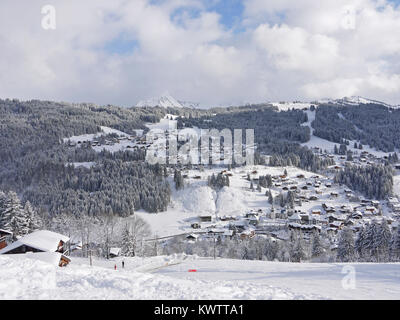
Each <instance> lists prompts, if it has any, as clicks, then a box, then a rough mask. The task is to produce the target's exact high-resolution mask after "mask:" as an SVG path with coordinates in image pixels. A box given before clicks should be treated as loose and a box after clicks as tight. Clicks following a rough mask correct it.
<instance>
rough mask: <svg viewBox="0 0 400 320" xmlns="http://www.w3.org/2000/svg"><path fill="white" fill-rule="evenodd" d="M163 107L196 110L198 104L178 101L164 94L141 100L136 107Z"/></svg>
mask: <svg viewBox="0 0 400 320" xmlns="http://www.w3.org/2000/svg"><path fill="white" fill-rule="evenodd" d="M157 106H158V107H163V108H198V107H199V104H198V103H195V102H189V101H180V100H177V99H175V98H174V97H173V96H171V95H170V94H168V93H166V94H164V95H162V96H160V97H157V98H150V99H147V100H141V101H139V102H138V103H137V104H136V107H157Z"/></svg>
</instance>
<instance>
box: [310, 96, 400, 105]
mask: <svg viewBox="0 0 400 320" xmlns="http://www.w3.org/2000/svg"><path fill="white" fill-rule="evenodd" d="M318 102H319V103H333V104H339V105H348V106H355V105H359V104H368V103H374V104H380V105H383V106H385V107H387V108H399V107H400V105H391V104H388V103H385V102H382V101H378V100H373V99H368V98H364V97H360V96H351V97H343V98H341V99H321V100H319V101H318Z"/></svg>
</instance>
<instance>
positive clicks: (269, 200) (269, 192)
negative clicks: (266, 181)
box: [268, 189, 274, 205]
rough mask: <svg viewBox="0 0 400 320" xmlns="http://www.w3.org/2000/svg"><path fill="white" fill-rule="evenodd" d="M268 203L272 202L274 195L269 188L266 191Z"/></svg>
mask: <svg viewBox="0 0 400 320" xmlns="http://www.w3.org/2000/svg"><path fill="white" fill-rule="evenodd" d="M268 203H269V204H271V205H272V204H274V197H273V196H272V192H271V189H270V190H269V191H268Z"/></svg>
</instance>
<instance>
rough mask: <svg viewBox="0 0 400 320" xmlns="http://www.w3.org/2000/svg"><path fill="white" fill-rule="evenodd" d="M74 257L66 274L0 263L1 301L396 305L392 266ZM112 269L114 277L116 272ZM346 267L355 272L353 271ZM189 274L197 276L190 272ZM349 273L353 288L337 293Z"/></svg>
mask: <svg viewBox="0 0 400 320" xmlns="http://www.w3.org/2000/svg"><path fill="white" fill-rule="evenodd" d="M121 260H122V258H117V259H110V260H100V259H97V258H94V259H93V266H92V267H91V266H90V265H89V261H88V259H85V258H73V259H72V262H71V264H70V265H69V266H67V267H65V268H59V267H55V266H53V265H51V264H48V263H45V262H42V261H35V260H33V259H28V258H23V257H21V256H19V257H18V258H16V256H15V255H10V256H0V269H1V270H2V272H1V273H0V299H2V300H4V299H51V300H58V299H67V300H68V299H71V300H72V299H85V300H88V299H89V300H92V299H100V300H120V299H124V300H125V299H126V300H128V299H150V300H159V299H168V300H169V299H178V300H180V299H205V300H214V299H242V300H248V299H258V300H267V299H297V300H301V299H399V298H400V278H399V276H398V268H399V266H400V265H399V264H398V263H386V264H374V263H365V264H362V263H353V264H351V265H346V264H339V263H333V264H328V263H325V264H322V263H281V262H267V261H246V260H229V259H217V260H213V259H211V258H197V257H196V256H185V255H173V256H158V257H150V258H139V257H134V258H124V261H125V268H124V269H121ZM114 265H116V266H117V270H114ZM352 267H353V268H354V269H352ZM189 269H195V270H197V272H188V271H189ZM349 270H351V271H355V283H354V287H346V285H345V286H343V283H344V284H346V282H345V277H346V275H348V271H349Z"/></svg>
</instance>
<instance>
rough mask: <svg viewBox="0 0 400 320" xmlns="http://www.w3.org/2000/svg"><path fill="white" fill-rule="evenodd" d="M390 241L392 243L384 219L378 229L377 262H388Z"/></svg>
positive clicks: (390, 234)
mask: <svg viewBox="0 0 400 320" xmlns="http://www.w3.org/2000/svg"><path fill="white" fill-rule="evenodd" d="M391 241H392V233H391V231H390V228H389V226H388V224H387V221H386V220H385V219H383V221H382V223H381V225H380V227H379V236H378V259H379V262H387V261H389V255H390V244H391Z"/></svg>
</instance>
